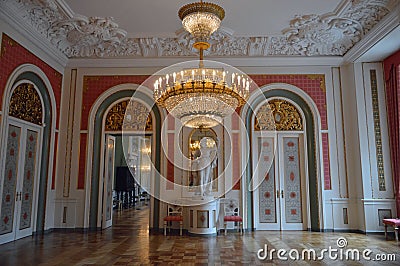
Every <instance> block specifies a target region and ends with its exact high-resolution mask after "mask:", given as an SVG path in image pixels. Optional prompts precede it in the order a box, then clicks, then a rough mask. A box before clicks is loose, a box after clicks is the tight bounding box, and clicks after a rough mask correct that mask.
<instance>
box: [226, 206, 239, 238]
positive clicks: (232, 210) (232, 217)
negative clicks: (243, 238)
mask: <svg viewBox="0 0 400 266" xmlns="http://www.w3.org/2000/svg"><path fill="white" fill-rule="evenodd" d="M228 222H234V223H235V224H237V225H238V231H240V232H241V233H242V234H243V218H242V217H241V216H240V215H239V204H238V203H237V201H236V200H229V201H228V202H226V203H225V204H224V229H225V235H226V225H227V223H228Z"/></svg>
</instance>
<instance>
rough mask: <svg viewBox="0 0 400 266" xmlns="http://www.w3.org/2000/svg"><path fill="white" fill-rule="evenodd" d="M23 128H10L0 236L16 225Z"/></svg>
mask: <svg viewBox="0 0 400 266" xmlns="http://www.w3.org/2000/svg"><path fill="white" fill-rule="evenodd" d="M20 136H21V128H20V127H17V126H13V125H10V126H9V127H8V136H7V150H6V158H5V167H4V173H3V186H2V187H3V194H2V199H1V212H0V213H1V217H0V235H2V234H7V233H11V232H12V231H13V225H14V208H15V202H16V198H17V195H16V193H15V192H16V188H17V178H18V158H19V152H20Z"/></svg>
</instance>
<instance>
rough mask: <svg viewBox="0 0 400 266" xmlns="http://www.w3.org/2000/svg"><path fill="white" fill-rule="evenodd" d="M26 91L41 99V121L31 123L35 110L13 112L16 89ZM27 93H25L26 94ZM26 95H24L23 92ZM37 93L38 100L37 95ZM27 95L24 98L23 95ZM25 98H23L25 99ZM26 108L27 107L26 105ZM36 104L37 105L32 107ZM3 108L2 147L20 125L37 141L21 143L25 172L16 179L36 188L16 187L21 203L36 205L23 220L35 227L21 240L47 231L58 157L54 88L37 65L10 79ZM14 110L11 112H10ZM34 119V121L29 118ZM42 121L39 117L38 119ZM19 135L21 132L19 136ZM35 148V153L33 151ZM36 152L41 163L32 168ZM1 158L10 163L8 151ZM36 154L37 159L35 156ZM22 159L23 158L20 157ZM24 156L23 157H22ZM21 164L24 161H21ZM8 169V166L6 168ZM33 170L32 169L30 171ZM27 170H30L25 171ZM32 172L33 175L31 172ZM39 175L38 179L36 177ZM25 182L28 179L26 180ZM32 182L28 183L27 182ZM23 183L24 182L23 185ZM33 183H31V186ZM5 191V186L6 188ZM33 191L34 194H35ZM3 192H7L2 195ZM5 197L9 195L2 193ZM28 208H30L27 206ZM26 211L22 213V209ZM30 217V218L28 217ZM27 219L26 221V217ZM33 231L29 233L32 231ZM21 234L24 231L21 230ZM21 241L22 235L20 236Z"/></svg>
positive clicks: (22, 165)
mask: <svg viewBox="0 0 400 266" xmlns="http://www.w3.org/2000/svg"><path fill="white" fill-rule="evenodd" d="M23 87H25V90H28V91H30V93H33V95H32V99H33V98H35V97H38V98H40V107H39V106H37V108H36V109H37V110H38V109H40V113H41V115H40V116H41V118H40V119H39V120H40V121H39V120H37V119H36V120H35V119H31V118H32V110H27V109H22V110H24V111H22V112H21V113H20V114H16V113H15V112H13V111H12V110H11V109H13V108H14V107H12V103H10V101H11V98H12V97H18V95H17V93H16V89H22V88H23ZM26 92H27V91H25V92H24V93H26ZM21 93H22V92H21ZM35 93H37V96H34V94H35ZM21 95H23V94H21ZM21 97H22V96H21ZM25 104H27V103H26V102H25ZM32 104H34V103H32ZM34 105H39V103H35V104H34ZM2 106H3V108H2V114H3V119H2V121H1V128H2V132H1V133H2V134H1V135H2V136H3V138H2V140H1V141H2V143H4V144H3V145H1V146H2V147H6V146H8V145H6V143H7V136H6V135H7V134H8V133H9V132H10V130H9V129H10V126H11V125H17V127H19V128H20V129H21V130H22V131H21V132H22V134H23V135H22V136H23V138H25V140H26V138H27V137H28V139H29V138H33V140H37V142H36V141H31V142H32V143H36V144H35V145H31V146H29V145H28V144H27V143H23V140H22V139H21V140H20V143H22V145H23V147H22V148H23V149H24V151H25V152H26V155H27V157H26V159H23V161H22V162H21V167H23V168H22V169H21V173H22V171H24V172H23V173H24V175H23V176H21V175H18V176H17V175H16V176H15V178H19V179H20V180H21V181H18V182H20V183H21V182H28V181H32V182H31V184H32V186H34V188H31V189H32V190H30V189H28V190H26V188H27V187H29V186H25V185H24V186H22V185H20V187H19V188H20V190H21V191H19V192H18V191H17V186H15V187H14V186H13V188H15V189H16V190H15V191H14V193H15V192H17V193H20V196H19V199H20V201H21V204H22V206H23V204H24V201H27V202H32V207H31V211H32V213H31V214H29V207H28V209H26V208H25V209H24V213H23V214H22V216H25V217H29V216H31V217H30V219H35V218H36V219H35V220H33V221H32V226H29V225H28V224H26V225H25V226H24V227H20V228H19V230H20V229H21V228H25V229H24V231H26V233H23V234H19V235H20V236H23V235H26V234H28V235H29V234H32V233H33V232H36V233H40V232H43V231H44V228H45V212H46V197H47V191H48V188H49V186H50V184H49V183H50V182H51V178H48V176H49V174H50V173H51V172H52V171H51V170H52V167H53V164H49V161H50V160H53V156H54V154H53V153H54V152H53V151H54V147H53V146H54V133H55V117H56V111H55V110H56V109H55V108H56V107H55V106H56V104H55V97H54V95H53V92H52V89H51V85H50V82H49V80H48V79H47V77H46V75H45V74H44V73H43V72H42V71H41V70H40V69H39V68H37V67H36V66H33V65H22V66H20V67H19V68H17V69H16V70H15V71H14V73H13V74H11V75H10V78H9V80H8V83H7V86H6V91H5V93H4V98H3V105H2ZM10 106H11V109H10ZM29 117H31V118H29ZM37 117H38V116H37ZM16 133H17V132H16ZM30 148H31V150H29V149H30ZM35 151H38V153H37V157H35V158H36V159H35V160H37V161H35V162H34V165H28V164H29V162H30V163H33V159H32V158H33V155H35ZM1 153H2V154H1V158H3V159H2V161H7V159H6V155H5V153H6V148H4V149H2V150H1ZM31 154H33V155H31ZM18 156H19V155H18ZM21 156H22V154H21ZM19 160H21V159H19ZM3 166H4V165H2V166H1V171H5V168H3ZM4 167H5V166H4ZM30 167H33V168H32V169H29V168H30ZM23 169H26V170H23ZM31 171H32V172H31ZM34 173H36V175H34ZM0 175H1V176H2V179H0V180H1V182H2V183H3V181H4V179H3V178H5V175H4V173H1V174H0ZM22 178H24V179H22ZM29 178H31V180H29ZM25 179H28V180H25ZM22 180H23V181H22ZM28 183H29V182H28ZM2 187H3V186H2ZM31 191H32V192H31ZM2 192H3V191H2ZM23 192H24V195H23V196H24V197H22V195H21V194H22V193H23ZM1 195H5V193H2V194H1ZM25 207H26V206H25ZM21 210H22V209H21ZM25 213H26V215H25ZM23 218H24V217H23ZM28 229H29V230H28ZM20 231H21V230H20ZM16 237H17V238H18V237H19V236H18V234H17V236H16Z"/></svg>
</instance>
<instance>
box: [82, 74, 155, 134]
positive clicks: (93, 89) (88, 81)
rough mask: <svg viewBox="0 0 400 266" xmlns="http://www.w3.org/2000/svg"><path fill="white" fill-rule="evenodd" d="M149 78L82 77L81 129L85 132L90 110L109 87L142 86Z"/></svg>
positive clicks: (142, 76)
mask: <svg viewBox="0 0 400 266" xmlns="http://www.w3.org/2000/svg"><path fill="white" fill-rule="evenodd" d="M148 77H149V76H144V75H138V76H84V77H83V95H82V117H81V129H82V130H86V129H87V124H88V118H89V113H90V109H91V108H92V106H93V104H94V102H95V101H96V100H97V98H98V97H99V96H100V95H101V94H102V93H104V92H105V91H106V90H108V89H109V88H111V87H114V86H117V85H120V84H126V83H134V84H142V83H143V82H144V81H145V80H146V79H147V78H148Z"/></svg>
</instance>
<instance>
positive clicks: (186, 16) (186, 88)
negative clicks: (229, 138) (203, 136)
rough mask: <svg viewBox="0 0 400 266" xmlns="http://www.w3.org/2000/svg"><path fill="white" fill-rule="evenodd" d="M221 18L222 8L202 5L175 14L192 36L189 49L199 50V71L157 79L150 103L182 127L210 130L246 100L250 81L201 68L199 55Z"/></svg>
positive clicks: (213, 68)
mask: <svg viewBox="0 0 400 266" xmlns="http://www.w3.org/2000/svg"><path fill="white" fill-rule="evenodd" d="M224 16H225V11H224V9H223V8H222V7H220V6H218V5H216V4H212V3H206V2H203V1H201V2H197V3H192V4H188V5H185V6H183V7H182V8H181V9H180V10H179V17H180V18H181V20H182V25H183V27H184V28H185V29H186V30H187V31H188V32H189V33H191V34H192V35H193V37H194V39H195V43H194V44H193V47H194V48H195V49H197V50H199V53H200V61H199V67H194V68H190V69H187V68H185V69H181V70H180V71H176V72H172V73H168V74H166V75H165V76H162V77H159V78H158V79H157V80H156V81H155V83H154V99H155V101H156V103H157V104H158V105H159V106H160V107H164V108H166V109H167V110H168V112H169V113H171V114H172V115H173V116H175V117H177V118H178V119H179V120H180V121H181V122H182V124H183V125H184V126H187V127H192V128H209V127H214V126H216V125H217V124H219V123H222V120H223V118H224V117H226V116H228V115H231V114H232V113H233V112H234V111H235V109H236V108H238V107H240V106H242V105H243V104H244V103H245V102H246V100H247V98H248V96H249V87H250V82H251V80H250V79H249V78H248V77H247V76H246V75H243V74H238V73H234V72H229V71H227V70H224V69H223V68H222V69H221V68H215V67H205V66H204V60H203V51H204V50H205V49H208V48H209V47H210V44H209V43H208V42H207V41H208V39H209V37H210V35H211V34H212V33H213V32H215V31H216V30H217V29H218V28H219V26H220V24H221V20H222V19H223V18H224Z"/></svg>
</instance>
